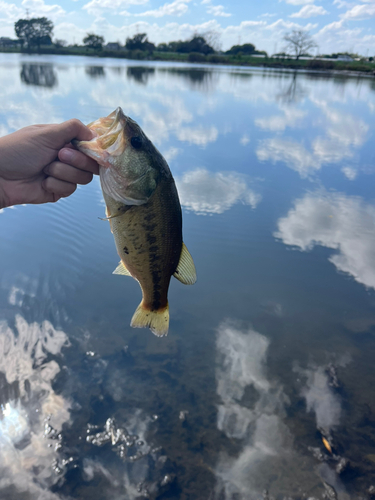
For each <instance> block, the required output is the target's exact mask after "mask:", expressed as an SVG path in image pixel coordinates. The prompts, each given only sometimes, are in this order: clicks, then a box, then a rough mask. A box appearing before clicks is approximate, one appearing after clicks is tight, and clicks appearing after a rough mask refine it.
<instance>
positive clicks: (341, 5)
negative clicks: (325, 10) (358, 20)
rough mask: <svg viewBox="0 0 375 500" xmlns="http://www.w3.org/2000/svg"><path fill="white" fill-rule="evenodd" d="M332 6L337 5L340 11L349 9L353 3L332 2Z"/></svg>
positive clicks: (335, 0) (339, 0)
mask: <svg viewBox="0 0 375 500" xmlns="http://www.w3.org/2000/svg"><path fill="white" fill-rule="evenodd" d="M333 5H337V8H338V9H342V8H343V7H346V8H351V7H353V6H354V5H353V2H346V1H345V0H333Z"/></svg>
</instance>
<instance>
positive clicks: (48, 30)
mask: <svg viewBox="0 0 375 500" xmlns="http://www.w3.org/2000/svg"><path fill="white" fill-rule="evenodd" d="M14 31H15V32H16V35H17V37H18V38H19V39H20V41H21V44H22V46H23V45H24V44H26V46H27V47H29V48H30V47H32V46H33V45H37V46H38V49H40V46H41V45H51V43H52V32H53V22H52V21H51V20H49V19H47V18H46V17H34V18H33V19H19V20H18V21H17V22H16V23H15V24H14Z"/></svg>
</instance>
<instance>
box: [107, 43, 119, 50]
mask: <svg viewBox="0 0 375 500" xmlns="http://www.w3.org/2000/svg"><path fill="white" fill-rule="evenodd" d="M104 48H105V49H107V50H120V49H121V45H120V44H119V43H117V42H110V43H107V45H105V46H104Z"/></svg>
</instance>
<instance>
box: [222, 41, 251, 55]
mask: <svg viewBox="0 0 375 500" xmlns="http://www.w3.org/2000/svg"><path fill="white" fill-rule="evenodd" d="M239 52H242V54H254V53H256V50H255V45H253V44H252V43H244V44H243V45H233V47H231V48H230V49H229V50H227V51H226V54H238V53H239Z"/></svg>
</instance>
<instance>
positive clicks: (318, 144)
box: [256, 98, 369, 177]
mask: <svg viewBox="0 0 375 500" xmlns="http://www.w3.org/2000/svg"><path fill="white" fill-rule="evenodd" d="M311 100H313V98H311ZM316 104H317V105H318V106H319V107H321V109H322V111H323V113H324V115H325V117H326V119H327V124H326V130H325V135H324V136H318V137H316V138H315V139H314V140H313V141H312V144H311V150H309V149H308V148H307V147H306V146H305V145H304V144H303V143H298V142H296V141H295V140H293V139H287V138H278V137H275V138H272V139H266V140H265V141H263V142H261V144H260V146H259V147H258V149H257V151H256V154H257V156H258V158H259V160H261V161H266V160H270V161H272V162H274V163H275V162H278V161H281V162H284V163H285V164H286V165H287V166H288V167H289V168H291V169H292V170H295V171H296V172H298V173H299V174H300V176H301V177H308V176H309V175H312V174H314V173H316V172H317V171H318V170H320V169H321V167H322V166H323V165H325V164H329V163H338V162H340V161H341V160H342V159H343V158H352V157H353V156H354V154H355V149H354V148H358V147H359V146H361V145H362V144H363V143H364V142H365V140H366V137H367V133H368V130H369V126H368V125H367V124H366V123H365V122H364V121H363V120H361V119H358V118H354V117H353V116H351V115H350V114H346V113H345V114H344V113H342V112H339V111H336V110H335V109H331V108H330V107H329V106H328V105H327V104H326V102H319V101H316ZM297 118H298V113H297V115H293V114H292V115H290V116H289V120H290V121H291V123H293V119H297ZM286 120H288V116H286ZM284 123H285V122H283V120H282V119H280V120H275V119H274V118H273V119H272V118H271V119H268V120H263V119H261V120H260V121H258V123H257V125H258V126H263V127H266V126H268V127H270V126H273V127H275V129H276V130H277V128H276V127H277V126H279V127H282V126H283V125H284Z"/></svg>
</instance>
